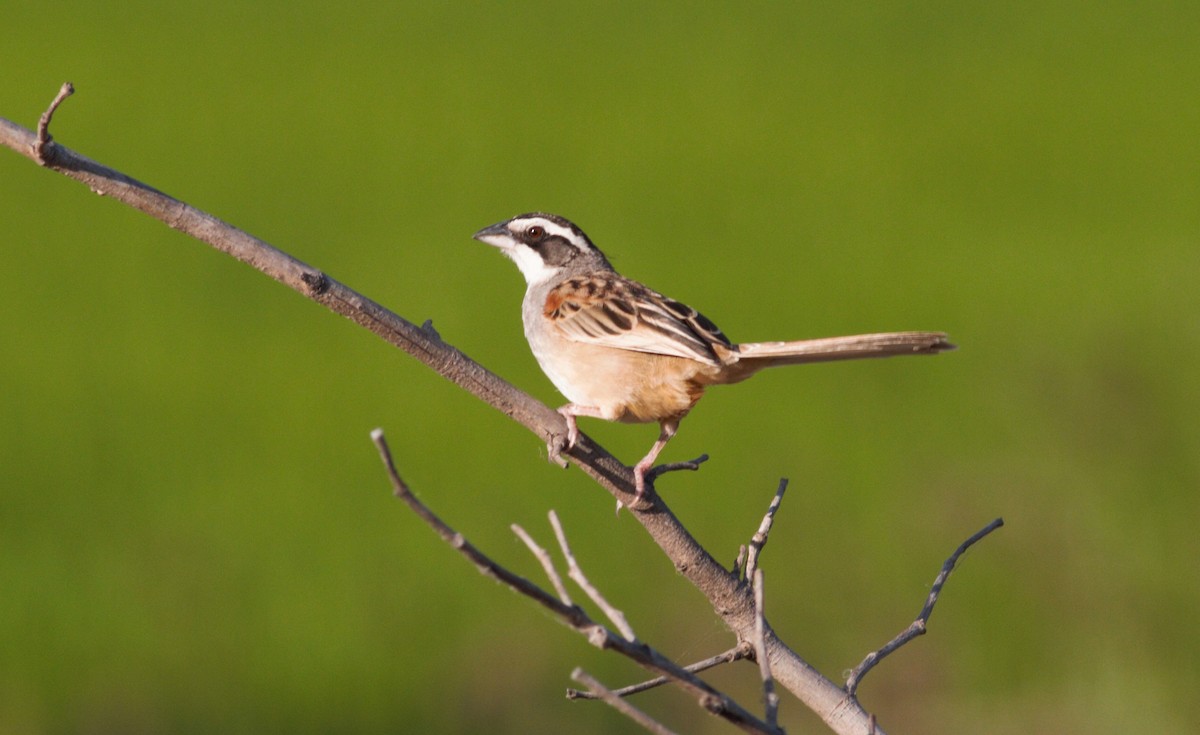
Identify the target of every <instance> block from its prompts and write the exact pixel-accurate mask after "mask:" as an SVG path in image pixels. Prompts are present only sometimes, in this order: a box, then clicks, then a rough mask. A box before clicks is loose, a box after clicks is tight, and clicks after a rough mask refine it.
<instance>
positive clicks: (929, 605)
mask: <svg viewBox="0 0 1200 735" xmlns="http://www.w3.org/2000/svg"><path fill="white" fill-rule="evenodd" d="M1003 525H1004V519H1003V518H997V519H996V520H994V521H992V522H991V523H989V524H987V525H986V526H984V527H983V528H982V529H980V530H979V531H977V532H976V533H975V534H974V535H973V536H971V537H970V538H969V539H967V540H966V541H963V542H962V544H960V545H959V547H958V548H957V549H955V550H954V553H953V554H951V555H950V558H949V559H947V560H946V562H945V563H944V564H942V570H941V571H940V572H938V575H937V577H936V578H935V579H934V580H933V587H932V588H931V589H930V590H929V596H928V597H927V598H926V599H925V606H924V607H922V608H921V612H920V614H919V615H917V619H916V620H914V621H913V622H912V623H911V624H910V625H909V626H908V627H907V628H905V629H904V630H903V631H901V632H900V634H899V635H897V636H896V637H895V638H893V639H892V640H890V641H889V642H888V643H887V645H885V646H884V647H883V648H880V649H879V650H878V651H872V652H871V653H868V654H867V656H866V658H864V659H863V660H862V663H860V664H859V665H858V666H856V667H855V668H854V670H853V671H851V672H850V675H849V676H848V677H847V678H846V693H847V694H849V695H850V696H852V697H853V696H854V694H855V693H856V692H857V691H858V686H859V684H861V683H862V679H863V677H864V676H866V675H867V672H868V671H870V670H871V669H873V668H875V665H876V664H878V663H879V662H880V661H882V660H883V659H884V658H886V657H887V656H888V655H890V654H892V653H894V652H895V651H896V649H898V648H900V647H901V646H903V645H904V644H905V643H908V642H909V641H911V640H912V639H913V638H916V637H917V636H919V635H924V634H925V628H926V625H928V623H929V616H930V615H932V614H933V606H934V605H936V604H937V601H938V596H939V595H941V593H942V587H943V586H944V585H945V584H946V580H947V579H949V578H950V572H952V571H954V565H955V564H957V563H958V558H959V557H960V556H962V555H963V554H964V553H966V551H967V549H969V548H971V547H972V546H973V545H974V544H975V543H976V542H977V541H979V540H980V539H982V538H983V537H984V536H987V535H988V534H989V533H991V532H992V531H995V530H996V529H997V528H1000V527H1001V526H1003ZM872 727H874V725H873V724H872Z"/></svg>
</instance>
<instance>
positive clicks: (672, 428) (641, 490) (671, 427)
mask: <svg viewBox="0 0 1200 735" xmlns="http://www.w3.org/2000/svg"><path fill="white" fill-rule="evenodd" d="M678 429H679V420H678V419H673V420H668V421H662V422H660V423H659V431H658V441H656V442H654V446H652V447H650V452H649V453H648V454H646V456H645V457H642V460H641V461H640V462H638V463H637V464H636V465H634V467H633V482H634V487H635V488H637V496H636V499H638V500H641V499H642V498H643V497H645V495H646V473H647V472H649V471H650V468H651V467H653V466H654V460H656V459H658V454H659V452H661V451H662V450H663V447H665V446H667V442H669V441H671V437H673V436H675V432H676V431H678Z"/></svg>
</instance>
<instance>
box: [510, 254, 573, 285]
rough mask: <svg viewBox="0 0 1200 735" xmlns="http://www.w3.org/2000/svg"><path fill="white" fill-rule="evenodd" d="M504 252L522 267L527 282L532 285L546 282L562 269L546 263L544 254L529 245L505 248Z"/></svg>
mask: <svg viewBox="0 0 1200 735" xmlns="http://www.w3.org/2000/svg"><path fill="white" fill-rule="evenodd" d="M504 254H505V255H507V256H508V257H510V258H512V261H513V262H514V263H516V264H517V267H518V268H520V269H521V274H522V275H523V276H525V282H526V283H528V284H529V285H530V286H536V285H538V284H540V283H545V282H546V281H547V280H549V279H551V278H553V277H554V276H556V275H557V274H558V272H559V270H561V269H560V268H558V267H557V266H548V265H546V263H545V261H543V260H542V256H540V255H538V254H537V253H535V252H533V250H531V249H530V248H529V246H527V245H517V246H516V247H513V248H511V249H508V250H505V251H504Z"/></svg>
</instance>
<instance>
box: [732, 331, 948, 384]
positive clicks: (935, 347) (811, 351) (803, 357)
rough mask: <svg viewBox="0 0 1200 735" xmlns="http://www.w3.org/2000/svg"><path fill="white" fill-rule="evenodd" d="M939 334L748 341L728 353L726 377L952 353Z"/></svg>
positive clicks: (735, 377) (734, 379)
mask: <svg viewBox="0 0 1200 735" xmlns="http://www.w3.org/2000/svg"><path fill="white" fill-rule="evenodd" d="M953 349H954V345H952V344H950V342H948V341H947V340H946V335H945V334H943V333H942V332H886V333H883V334H859V335H856V336H853V337H827V338H825V339H805V340H800V341H798V342H748V343H746V344H740V345H738V346H737V352H734V353H732V354H730V356H729V362H730V363H733V364H731V365H730V368H732V369H731V370H730V371H729V373H728V377H729V378H732V381H731V382H733V381H737V380H743V379H745V378H748V377H750V376H751V375H753V374H754V373H756V372H758V371H759V370H761V369H763V368H766V367H774V366H776V365H800V364H803V363H808V362H830V361H832V360H859V359H863V358H867V357H895V356H898V355H936V354H937V353H939V352H946V351H948V350H953Z"/></svg>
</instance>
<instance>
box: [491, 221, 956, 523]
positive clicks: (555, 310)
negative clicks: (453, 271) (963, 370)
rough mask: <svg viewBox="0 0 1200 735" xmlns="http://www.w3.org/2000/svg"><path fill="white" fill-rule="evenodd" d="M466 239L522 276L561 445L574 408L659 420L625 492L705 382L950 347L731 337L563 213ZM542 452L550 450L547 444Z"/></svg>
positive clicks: (929, 342) (907, 339) (926, 340)
mask: <svg viewBox="0 0 1200 735" xmlns="http://www.w3.org/2000/svg"><path fill="white" fill-rule="evenodd" d="M474 239H476V240H479V241H480V242H483V243H486V244H488V245H492V246H494V247H496V248H498V249H499V250H500V252H501V253H503V254H504V255H506V256H508V257H509V258H510V259H512V260H513V261H514V262H515V263H516V265H517V267H518V268H519V269H520V271H521V273H522V274H523V275H524V276H525V281H526V284H527V285H526V290H525V297H524V300H523V301H522V305H521V320H522V322H523V324H524V330H525V338H526V339H527V340H528V342H529V347H530V349H531V351H532V352H533V356H534V358H535V359H536V360H537V362H538V365H539V366H540V367H541V369H542V371H543V372H544V373H545V374H546V376H547V377H548V378H549V379H550V382H552V383H553V384H554V386H555V387H556V388H557V389H558V391H559V392H560V393H562V394H563V396H565V397H566V399H567V400H568V401H569V402H568V403H567V404H566V405H564V406H562V407H561V408H559V409H558V413H559V414H561V415H562V416H563V418H564V419H565V420H566V424H567V436H566V449H568V450H569V449H571V448H573V447H574V446H575V444H576V443H577V442H578V440H579V427H578V425H577V423H576V418H577V417H595V418H600V419H605V420H607V421H619V422H626V423H657V424H658V425H659V435H658V439H657V440H656V441H655V442H654V445H653V446H652V447H651V448H650V451H649V452H648V453H647V454H646V456H644V457H643V458H642V459H641V460H639V461H638V463H637V464H635V465H634V466H633V475H634V488H635V491H636V493H635V501H636V500H640V499H642V498H643V497H645V495H646V492H647V475H648V474H650V475H651V482H652V481H653V476H652V473H651V470H652V468H653V467H654V463H655V461H656V460H657V459H658V455H659V454H660V453H661V452H662V450H663V447H665V446H666V445H667V442H669V441H670V440H671V438H672V437H674V436H675V433H676V432H677V431H678V429H679V422H680V421H681V420H682V419H683V418H684V417H685V416H687V415H688V413H689V412H690V411H691V410H692V408H693V407H694V406H695V405H696V402H697V401H699V400H700V398H701V397H702V396H703V395H704V392H705V390H706V389H707V388H708V387H709V386H713V385H726V384H731V383H739V382H741V381H743V380H745V379H746V378H749V377H750V376H751V375H754V374H755V373H757V372H758V371H760V370H762V369H764V368H768V367H775V366H779V365H799V364H804V363H810V362H826V361H831V360H852V359H859V358H867V357H892V356H897V355H927V354H935V353H938V352H945V351H947V350H952V349H954V345H952V344H951V343H950V342H949V341H947V336H946V334H945V333H943V332H889V333H882V334H863V335H857V336H852V337H831V338H824V339H809V340H801V341H792V342H747V343H741V344H737V343H734V342H732V341H731V340H730V339H729V338H728V337H726V336H725V333H724V332H722V331H721V330H720V328H719V327H717V325H716V324H714V323H713V322H712V320H710V319H708V318H707V317H705V316H704V315H703V314H701V313H700V312H698V311H696V310H695V309H693V308H692V307H690V306H687V305H685V304H682V303H680V302H679V301H676V300H674V299H671V298H668V297H666V296H664V295H662V294H661V293H659V292H657V291H655V290H653V289H651V288H649V287H648V286H645V285H643V284H642V283H639V282H638V281H635V280H633V279H631V278H627V277H625V276H622V275H620V274H619V273H617V271H616V270H615V269H614V268H613V267H612V265H611V264H610V263H609V261H608V258H606V257H605V255H604V253H602V252H601V251H600V249H599V248H597V247H596V245H595V244H593V243H592V241H591V239H589V238H588V236H587V235H586V234H584V232H583V230H581V229H580V228H579V227H578V226H576V225H575V224H574V223H572V222H571V221H570V220H568V219H566V218H564V217H561V216H558V215H554V214H547V213H543V212H531V213H529V214H521V215H518V216H516V217H512V218H510V219H507V220H505V221H503V222H498V223H496V224H494V225H490V226H488V227H485V228H483V229H482V230H480V231H478V232H476V233H475V235H474ZM550 452H551V456H552V457H553V456H555V455H557V453H558V448H556V447H555V446H553V445H552V446H551V447H550ZM619 509H620V505H618V510H619Z"/></svg>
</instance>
